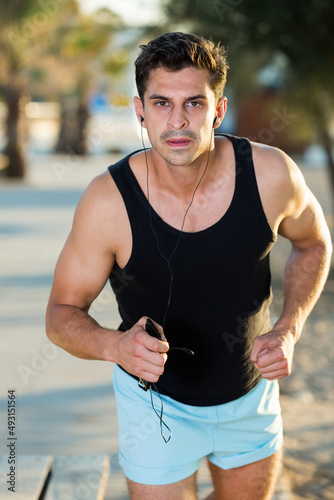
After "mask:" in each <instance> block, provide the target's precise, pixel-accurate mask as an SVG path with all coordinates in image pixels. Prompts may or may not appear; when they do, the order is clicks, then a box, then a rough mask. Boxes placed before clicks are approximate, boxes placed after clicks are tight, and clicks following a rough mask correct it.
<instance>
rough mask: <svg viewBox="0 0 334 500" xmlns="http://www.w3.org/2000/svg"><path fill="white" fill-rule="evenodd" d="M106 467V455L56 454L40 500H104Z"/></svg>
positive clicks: (106, 476)
mask: <svg viewBox="0 0 334 500" xmlns="http://www.w3.org/2000/svg"><path fill="white" fill-rule="evenodd" d="M109 467H110V457H109V455H73V456H65V457H57V458H55V459H54V462H53V466H52V472H51V479H50V482H49V485H48V488H47V491H46V494H45V496H44V498H43V500H78V499H80V500H81V499H82V500H86V499H87V500H104V498H105V494H106V488H107V482H108V476H109Z"/></svg>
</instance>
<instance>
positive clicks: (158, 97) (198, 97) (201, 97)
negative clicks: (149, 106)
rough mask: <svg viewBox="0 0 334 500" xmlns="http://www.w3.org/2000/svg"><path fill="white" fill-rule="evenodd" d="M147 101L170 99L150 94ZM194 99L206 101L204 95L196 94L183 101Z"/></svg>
mask: <svg viewBox="0 0 334 500" xmlns="http://www.w3.org/2000/svg"><path fill="white" fill-rule="evenodd" d="M149 99H152V100H153V99H160V100H161V101H170V100H171V98H170V97H166V96H163V95H160V94H152V95H150V97H149ZM196 99H207V97H206V96H205V95H204V94H196V95H193V96H190V97H187V98H186V99H185V100H186V101H195V100H196Z"/></svg>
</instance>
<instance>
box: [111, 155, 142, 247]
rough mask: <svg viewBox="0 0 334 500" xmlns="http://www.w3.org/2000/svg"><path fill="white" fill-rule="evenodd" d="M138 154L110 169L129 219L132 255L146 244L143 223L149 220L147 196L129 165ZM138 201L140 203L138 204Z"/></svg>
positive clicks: (125, 158) (122, 160) (128, 156)
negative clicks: (146, 203)
mask: <svg viewBox="0 0 334 500" xmlns="http://www.w3.org/2000/svg"><path fill="white" fill-rule="evenodd" d="M140 151H141V150H140ZM137 152H138V151H135V152H134V153H131V154H129V155H127V156H125V157H124V158H122V159H121V160H120V161H118V162H117V163H115V164H113V165H110V166H109V167H108V170H109V173H110V175H111V177H112V178H113V180H114V182H115V184H116V186H117V188H118V190H119V192H120V194H121V196H122V198H123V201H124V205H125V208H126V211H127V214H128V217H129V222H130V226H131V231H132V253H135V251H137V250H139V248H140V245H142V244H143V242H144V239H145V234H144V233H143V227H142V224H143V221H145V220H148V217H147V209H146V208H145V203H144V201H145V200H143V198H144V199H145V196H144V194H143V192H142V191H141V188H140V186H139V184H138V182H137V180H136V178H135V176H134V175H133V173H132V170H131V168H130V165H129V158H130V156H132V155H133V154H135V153H137ZM138 201H140V202H139V203H138ZM145 214H146V217H145Z"/></svg>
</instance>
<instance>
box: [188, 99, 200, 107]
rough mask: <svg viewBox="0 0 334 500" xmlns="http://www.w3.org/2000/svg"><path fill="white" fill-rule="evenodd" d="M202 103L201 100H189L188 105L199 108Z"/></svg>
mask: <svg viewBox="0 0 334 500" xmlns="http://www.w3.org/2000/svg"><path fill="white" fill-rule="evenodd" d="M201 104H202V103H201V102H200V101H189V103H188V105H189V106H190V107H191V108H198V107H199V106H200V105H201Z"/></svg>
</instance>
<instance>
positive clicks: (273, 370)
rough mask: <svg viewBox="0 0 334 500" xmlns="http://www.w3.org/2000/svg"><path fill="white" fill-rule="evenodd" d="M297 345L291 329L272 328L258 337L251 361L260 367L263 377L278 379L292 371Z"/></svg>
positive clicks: (254, 344)
mask: <svg viewBox="0 0 334 500" xmlns="http://www.w3.org/2000/svg"><path fill="white" fill-rule="evenodd" d="M294 346H295V339H294V336H293V335H292V333H291V332H290V331H284V332H282V331H277V330H275V329H274V330H272V331H271V332H269V333H265V334H264V335H260V336H259V337H256V339H255V340H254V343H253V348H252V352H251V355H250V359H251V361H253V362H254V365H255V366H256V368H258V369H259V371H260V373H261V375H262V378H265V379H268V380H276V379H279V378H284V377H288V376H289V375H290V373H291V368H292V358H293V352H294Z"/></svg>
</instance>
